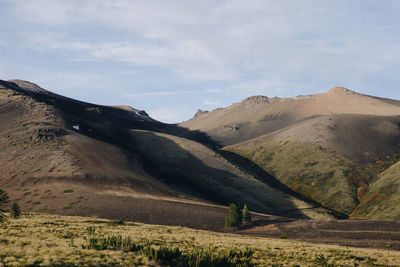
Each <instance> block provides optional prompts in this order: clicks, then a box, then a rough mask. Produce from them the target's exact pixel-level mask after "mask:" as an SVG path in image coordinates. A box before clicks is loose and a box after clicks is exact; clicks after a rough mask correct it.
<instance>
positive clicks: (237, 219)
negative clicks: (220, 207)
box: [225, 203, 242, 227]
mask: <svg viewBox="0 0 400 267" xmlns="http://www.w3.org/2000/svg"><path fill="white" fill-rule="evenodd" d="M241 224H242V212H241V211H240V208H239V207H238V206H237V205H236V204H234V203H231V204H230V206H229V211H228V215H227V216H226V218H225V226H227V227H239V226H240V225H241Z"/></svg>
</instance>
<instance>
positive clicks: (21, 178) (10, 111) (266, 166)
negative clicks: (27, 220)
mask: <svg viewBox="0 0 400 267" xmlns="http://www.w3.org/2000/svg"><path fill="white" fill-rule="evenodd" d="M399 145H400V101H397V100H390V99H384V98H378V97H372V96H367V95H362V94H358V93H356V92H353V91H350V90H348V89H345V88H342V87H335V88H333V89H331V90H329V91H328V92H326V93H322V94H317V95H308V96H298V97H295V98H276V97H275V98H268V97H265V96H253V97H249V98H247V99H245V100H243V101H241V102H239V103H234V104H232V105H231V106H229V107H226V108H219V109H216V110H213V111H210V112H206V111H199V112H198V113H196V116H195V117H194V118H193V119H191V120H189V121H186V122H183V123H181V124H165V123H162V122H159V121H157V120H154V119H152V118H151V117H149V115H148V114H147V113H146V112H145V111H141V110H138V109H135V108H132V107H129V106H104V105H96V104H91V103H86V102H82V101H78V100H74V99H71V98H67V97H64V96H61V95H58V94H55V93H52V92H50V91H47V90H45V89H42V88H41V87H39V86H37V85H35V84H33V83H30V82H27V81H22V80H10V81H2V80H0V163H1V166H2V168H1V169H0V188H1V189H3V190H5V191H7V192H8V193H9V194H10V196H11V198H12V199H14V200H15V201H18V202H19V203H20V206H21V208H22V209H23V210H24V211H40V212H48V213H57V214H67V215H85V216H99V217H106V218H115V219H121V220H132V221H142V222H146V223H157V224H175V225H183V226H191V227H196V228H205V229H219V228H220V227H221V222H222V226H223V221H224V217H225V215H226V205H228V204H229V203H232V202H235V203H237V204H239V205H244V204H245V203H246V204H247V205H248V207H249V209H250V210H251V211H253V213H254V216H256V217H257V216H258V217H257V218H259V219H263V218H270V216H284V217H291V218H302V219H304V218H310V219H315V220H332V219H335V218H347V217H350V218H364V219H374V220H389V221H400V208H399V207H398V205H396V203H397V200H398V199H400V192H399V188H400V163H399V155H400V146H399Z"/></svg>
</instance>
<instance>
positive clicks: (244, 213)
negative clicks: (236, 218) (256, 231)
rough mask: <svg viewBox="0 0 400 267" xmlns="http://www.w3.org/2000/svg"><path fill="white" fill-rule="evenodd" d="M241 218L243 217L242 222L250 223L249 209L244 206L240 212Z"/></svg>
mask: <svg viewBox="0 0 400 267" xmlns="http://www.w3.org/2000/svg"><path fill="white" fill-rule="evenodd" d="M242 217H243V221H245V222H251V214H250V211H249V208H248V207H247V205H246V204H244V207H243V210H242Z"/></svg>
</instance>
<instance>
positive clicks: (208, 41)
mask: <svg viewBox="0 0 400 267" xmlns="http://www.w3.org/2000/svg"><path fill="white" fill-rule="evenodd" d="M0 10H1V16H0V79H5V80H8V79H14V78H18V79H24V80H29V81H32V82H35V83H37V84H38V85H40V86H42V87H44V88H46V89H48V90H51V91H54V92H56V93H59V94H63V95H66V96H69V97H73V98H77V99H80V100H84V101H89V102H94V103H98V104H107V105H117V104H125V105H131V106H133V107H135V108H138V109H144V110H146V111H147V112H148V113H149V114H150V115H151V116H152V117H154V118H156V119H158V120H161V121H164V122H180V121H183V120H187V119H189V118H191V117H192V116H193V114H194V113H195V112H196V110H197V109H206V110H212V109H215V108H217V107H223V106H228V105H230V104H232V103H233V102H237V101H240V100H242V99H243V98H245V97H248V96H251V95H259V94H261V95H266V96H270V97H273V96H279V97H290V96H296V95H299V94H313V93H319V92H324V91H327V90H328V89H330V88H331V87H333V86H336V85H340V86H344V87H347V88H349V89H352V90H354V91H358V92H361V93H366V94H372V95H378V96H383V97H389V98H395V99H400V16H399V14H400V1H396V0H393V1H385V0H381V1H374V0H370V1H368V0H359V1H357V0H352V1H347V0H342V1H340V0H336V1H329V0H326V1H320V0H315V1H311V0H303V1H297V0H292V1H289V0H287V1H285V0H279V1H273V0H271V1H257V0H254V1H251V0H249V1H243V0H237V1H235V0H231V1H223V0H202V1H189V0H188V1H182V0H179V1H174V0H169V1H166V0H159V1H153V0H146V1H134V0H132V1H129V0H127V1H122V0H116V1H108V0H96V1H90V0H88V1H85V0H80V1H77V0H30V1H22V0H21V1H17V0H14V1H11V0H0Z"/></svg>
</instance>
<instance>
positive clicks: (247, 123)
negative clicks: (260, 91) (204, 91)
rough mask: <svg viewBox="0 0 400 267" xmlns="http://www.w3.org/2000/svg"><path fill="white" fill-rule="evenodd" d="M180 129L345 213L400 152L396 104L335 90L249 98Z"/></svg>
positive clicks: (399, 112) (399, 103)
mask: <svg viewBox="0 0 400 267" xmlns="http://www.w3.org/2000/svg"><path fill="white" fill-rule="evenodd" d="M181 125H182V126H186V127H188V128H189V129H196V130H201V131H204V132H205V133H207V134H208V135H209V136H211V137H212V138H214V139H215V140H216V141H218V142H219V143H220V144H222V145H228V146H225V147H223V148H222V150H223V151H229V152H230V153H234V154H236V155H240V156H242V157H244V158H246V159H248V160H250V161H251V162H254V163H255V164H257V165H258V166H259V167H261V168H263V169H264V170H265V171H266V172H267V173H269V174H271V175H272V176H274V177H275V178H276V179H278V180H279V181H280V182H282V183H283V184H285V185H287V186H288V187H289V188H290V189H292V190H294V191H296V192H298V193H300V194H302V195H303V196H305V197H308V198H311V199H314V200H316V201H318V202H320V203H321V204H323V205H326V206H327V207H330V208H332V209H335V210H337V211H340V212H343V213H346V214H350V213H352V211H353V209H354V208H355V207H356V206H357V205H358V204H359V202H360V201H363V199H365V195H364V194H365V193H366V192H367V190H368V186H369V185H370V184H371V183H374V181H376V180H377V177H378V174H379V173H380V172H382V171H384V170H385V169H387V168H388V167H390V166H391V165H392V164H394V163H395V162H396V161H397V160H398V155H399V153H400V127H399V125H400V101H396V100H390V99H383V98H377V97H372V96H367V95H362V94H358V93H355V92H353V91H350V90H348V89H345V88H341V87H335V88H332V89H331V90H329V91H328V92H326V93H323V94H317V95H309V96H299V97H296V98H286V99H279V98H272V99H271V98H267V97H263V96H256V97H250V98H248V99H246V100H244V101H242V102H239V103H235V104H233V105H232V106H230V107H227V108H224V109H217V110H214V111H212V112H206V113H204V112H202V113H198V115H197V117H195V118H193V119H192V120H190V121H188V122H185V123H183V124H181ZM379 180H381V179H379ZM382 183H384V182H382ZM372 189H373V187H371V190H372ZM367 195H369V194H367ZM367 217H368V216H367ZM383 217H384V216H381V218H383Z"/></svg>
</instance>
